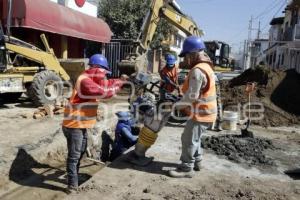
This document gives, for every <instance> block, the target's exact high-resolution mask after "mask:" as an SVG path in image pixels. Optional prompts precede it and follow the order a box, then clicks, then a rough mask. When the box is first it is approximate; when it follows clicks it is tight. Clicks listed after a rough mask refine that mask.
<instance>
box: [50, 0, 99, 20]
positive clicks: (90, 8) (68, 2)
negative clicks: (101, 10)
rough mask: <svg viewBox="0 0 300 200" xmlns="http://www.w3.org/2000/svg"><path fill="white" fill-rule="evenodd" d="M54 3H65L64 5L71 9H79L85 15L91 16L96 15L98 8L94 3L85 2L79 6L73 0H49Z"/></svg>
mask: <svg viewBox="0 0 300 200" xmlns="http://www.w3.org/2000/svg"><path fill="white" fill-rule="evenodd" d="M50 1H52V2H54V3H60V4H63V5H64V4H65V6H66V7H69V8H72V9H73V10H76V11H79V12H81V13H84V14H86V15H90V16H92V17H97V12H98V8H97V6H96V5H93V4H91V3H89V2H85V4H84V5H83V6H82V7H81V8H80V7H78V6H77V5H76V3H75V1H74V0H50Z"/></svg>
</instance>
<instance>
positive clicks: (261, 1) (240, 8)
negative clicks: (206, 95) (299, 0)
mask: <svg viewBox="0 0 300 200" xmlns="http://www.w3.org/2000/svg"><path fill="white" fill-rule="evenodd" d="M176 2H177V3H178V4H179V6H180V7H181V10H182V11H183V12H184V13H185V14H187V15H189V16H191V17H192V18H193V19H194V20H195V21H196V23H197V24H198V26H199V27H200V28H201V29H202V30H203V31H204V32H205V35H204V37H203V39H204V40H221V41H224V42H227V43H229V44H230V45H231V46H232V50H233V51H234V52H238V51H239V50H240V49H242V48H243V42H244V40H245V39H247V38H248V27H249V21H250V19H251V16H253V18H254V20H253V29H255V30H253V31H252V36H251V37H252V39H255V38H256V36H257V29H258V24H259V21H261V29H262V34H261V35H262V37H264V38H268V31H269V28H270V26H269V23H270V21H271V20H272V18H273V17H274V16H275V17H279V16H284V14H283V13H282V11H283V10H284V8H285V6H286V2H287V0H176Z"/></svg>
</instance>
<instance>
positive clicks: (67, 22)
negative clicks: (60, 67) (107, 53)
mask: <svg viewBox="0 0 300 200" xmlns="http://www.w3.org/2000/svg"><path fill="white" fill-rule="evenodd" d="M0 2H1V5H2V9H3V12H2V13H3V14H2V15H3V16H2V19H6V18H7V13H8V9H7V8H8V6H7V2H8V1H7V0H0ZM5 22H6V21H5ZM12 26H13V27H25V28H32V29H38V30H42V31H47V32H52V33H57V34H61V35H66V36H72V37H76V38H82V39H85V40H92V41H97V42H103V43H108V42H109V41H110V39H111V36H112V32H111V30H110V28H109V26H108V25H107V23H105V22H104V21H103V20H102V19H99V18H96V17H91V16H88V15H85V14H83V13H80V12H78V11H75V10H72V9H71V8H67V7H64V6H62V5H59V4H56V3H53V2H50V1H49V0H17V1H16V0H15V1H13V8H12Z"/></svg>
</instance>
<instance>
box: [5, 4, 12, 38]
mask: <svg viewBox="0 0 300 200" xmlns="http://www.w3.org/2000/svg"><path fill="white" fill-rule="evenodd" d="M11 8H12V0H8V14H7V23H6V28H7V30H6V31H7V36H8V40H10V35H11V33H10V27H11Z"/></svg>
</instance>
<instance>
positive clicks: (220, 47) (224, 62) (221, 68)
mask: <svg viewBox="0 0 300 200" xmlns="http://www.w3.org/2000/svg"><path fill="white" fill-rule="evenodd" d="M204 43H205V46H206V52H207V54H208V55H209V57H210V58H211V60H212V61H213V63H214V65H215V68H214V71H217V72H226V71H231V67H230V60H229V54H230V46H229V44H227V43H225V42H221V41H217V40H213V41H205V42H204Z"/></svg>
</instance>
